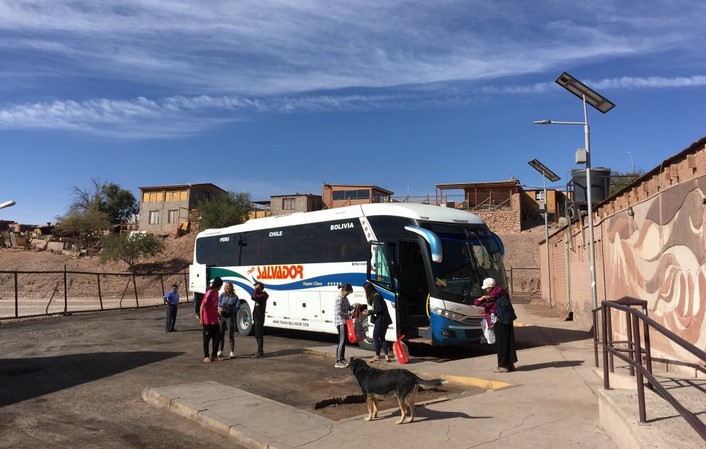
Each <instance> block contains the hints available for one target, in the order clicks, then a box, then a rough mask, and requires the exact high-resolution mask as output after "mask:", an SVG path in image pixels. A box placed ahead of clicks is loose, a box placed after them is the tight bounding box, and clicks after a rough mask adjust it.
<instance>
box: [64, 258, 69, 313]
mask: <svg viewBox="0 0 706 449" xmlns="http://www.w3.org/2000/svg"><path fill="white" fill-rule="evenodd" d="M68 313H69V286H68V282H67V280H66V265H64V315H67V314H68Z"/></svg>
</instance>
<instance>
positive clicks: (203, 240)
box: [189, 203, 506, 349]
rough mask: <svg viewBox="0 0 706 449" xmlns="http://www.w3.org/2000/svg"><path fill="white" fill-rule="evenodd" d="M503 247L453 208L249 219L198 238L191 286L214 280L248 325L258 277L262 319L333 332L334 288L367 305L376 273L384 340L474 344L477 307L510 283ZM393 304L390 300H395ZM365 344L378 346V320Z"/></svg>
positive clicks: (399, 207) (242, 327) (396, 206)
mask: <svg viewBox="0 0 706 449" xmlns="http://www.w3.org/2000/svg"><path fill="white" fill-rule="evenodd" d="M503 252H504V249H503V245H502V242H501V241H500V239H499V238H498V236H497V235H495V234H494V233H492V232H491V231H490V230H489V229H488V227H487V226H486V224H485V223H484V222H483V221H482V220H481V219H480V218H479V217H478V216H476V215H473V214H471V213H468V212H464V211H461V210H456V209H453V208H446V207H440V206H431V205H423V204H407V203H376V204H364V205H359V206H348V207H342V208H336V209H328V210H323V211H316V212H306V213H295V214H291V215H283V216H273V217H267V218H260V219H254V220H250V221H248V222H246V223H244V224H240V225H235V226H231V227H227V228H222V229H207V230H205V231H202V232H200V233H199V234H198V236H197V237H196V243H195V248H194V262H193V264H192V265H191V266H190V269H189V284H190V288H191V291H193V292H194V293H195V296H194V298H195V301H197V302H198V301H199V300H200V298H201V297H202V295H203V294H204V293H205V291H206V289H207V286H208V283H209V282H210V280H212V279H213V278H215V277H221V278H222V279H223V280H224V281H230V282H232V283H233V284H234V286H235V288H236V293H237V294H238V296H239V297H240V298H241V299H244V300H245V302H244V303H243V304H242V306H241V308H240V311H239V313H238V316H237V319H236V321H237V326H238V330H239V332H240V333H241V334H243V335H249V334H250V333H251V331H252V323H251V314H250V312H251V310H252V307H253V303H252V301H251V300H250V295H251V294H252V291H253V288H252V285H253V283H254V282H255V281H260V282H262V283H264V284H265V288H266V291H268V292H269V295H270V298H269V300H268V302H267V309H266V317H265V326H266V327H278V328H287V329H299V330H307V331H313V332H328V333H336V332H337V330H336V326H335V325H334V310H333V309H334V301H335V298H336V295H337V294H338V286H339V285H341V284H343V283H346V282H347V283H350V284H351V285H353V295H351V296H349V300H350V302H351V304H352V303H354V302H359V303H361V304H365V303H366V301H365V294H364V291H363V288H362V286H363V284H364V283H365V282H366V280H370V281H371V282H372V283H373V284H375V285H376V287H377V289H378V291H379V292H380V293H381V294H382V295H383V297H384V298H385V300H386V304H387V305H388V309H389V311H390V316H391V317H392V319H393V324H392V325H391V326H390V327H389V329H388V333H387V335H386V339H387V340H388V341H394V340H396V339H397V338H398V337H400V336H402V335H404V336H405V337H406V339H407V340H409V341H415V342H423V343H430V344H433V345H456V344H463V343H468V342H478V341H479V340H480V336H481V334H482V332H481V328H480V320H481V318H482V317H483V310H482V309H481V308H478V307H475V306H473V305H472V304H473V300H474V299H475V298H477V297H478V296H480V295H482V290H481V284H482V282H483V279H484V278H486V277H493V278H495V280H496V281H497V282H498V283H499V284H500V285H501V286H503V287H506V278H505V271H504V268H503V262H502V257H503ZM393 304H394V306H393ZM364 325H365V328H366V330H367V337H368V338H366V339H365V340H363V341H362V342H361V343H360V345H361V346H362V347H364V348H366V349H370V348H372V324H371V325H370V327H368V324H367V322H366V323H364Z"/></svg>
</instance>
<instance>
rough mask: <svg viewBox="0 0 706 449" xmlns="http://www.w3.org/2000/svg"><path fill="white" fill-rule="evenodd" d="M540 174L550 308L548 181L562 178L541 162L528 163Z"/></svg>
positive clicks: (550, 273) (535, 160)
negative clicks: (542, 191)
mask: <svg viewBox="0 0 706 449" xmlns="http://www.w3.org/2000/svg"><path fill="white" fill-rule="evenodd" d="M528 164H530V165H531V166H532V168H534V169H535V170H537V171H538V172H540V173H541V174H542V180H543V181H544V246H546V248H547V292H548V293H549V307H551V306H552V266H551V258H550V257H549V221H548V219H547V215H548V214H549V210H548V203H547V179H549V180H550V181H551V182H557V181H558V180H560V179H561V178H560V177H559V176H558V175H557V174H556V173H554V172H553V171H551V170H549V169H548V168H547V167H546V166H545V165H544V164H542V163H541V162H539V161H538V160H537V159H532V160H531V161H529V162H528Z"/></svg>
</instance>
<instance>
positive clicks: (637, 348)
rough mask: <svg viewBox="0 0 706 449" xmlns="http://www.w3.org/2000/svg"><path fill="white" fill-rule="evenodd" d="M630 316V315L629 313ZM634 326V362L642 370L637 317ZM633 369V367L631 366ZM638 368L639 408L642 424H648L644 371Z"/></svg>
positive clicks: (633, 318)
mask: <svg viewBox="0 0 706 449" xmlns="http://www.w3.org/2000/svg"><path fill="white" fill-rule="evenodd" d="M628 315H630V313H628ZM631 321H632V325H633V337H634V343H633V350H634V351H635V357H634V358H633V360H635V361H636V362H637V363H639V365H640V368H642V346H641V345H640V323H639V320H638V319H637V317H635V316H633V317H632V320H631ZM630 366H631V367H632V366H633V365H632V364H630ZM640 368H637V373H636V378H637V406H638V408H639V410H640V422H641V423H646V422H647V412H646V411H645V382H644V379H643V378H642V369H640Z"/></svg>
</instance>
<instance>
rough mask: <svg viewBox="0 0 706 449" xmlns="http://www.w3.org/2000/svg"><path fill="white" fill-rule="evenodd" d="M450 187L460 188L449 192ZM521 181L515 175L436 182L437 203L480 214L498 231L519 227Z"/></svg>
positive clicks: (517, 230)
mask: <svg viewBox="0 0 706 449" xmlns="http://www.w3.org/2000/svg"><path fill="white" fill-rule="evenodd" d="M449 190H462V191H463V193H462V194H455V195H454V194H451V195H449V193H448V191H449ZM521 196H522V185H521V184H520V181H519V180H517V179H511V180H509V181H495V182H465V183H454V184H437V185H436V203H437V204H439V205H445V206H446V207H454V208H456V209H462V210H467V211H469V212H472V213H474V214H476V215H478V216H479V217H481V218H482V219H483V220H485V222H486V223H487V224H488V227H490V229H492V230H493V232H497V233H512V232H520V231H521V230H522V199H521Z"/></svg>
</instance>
